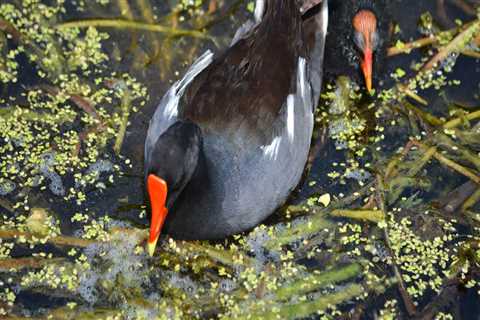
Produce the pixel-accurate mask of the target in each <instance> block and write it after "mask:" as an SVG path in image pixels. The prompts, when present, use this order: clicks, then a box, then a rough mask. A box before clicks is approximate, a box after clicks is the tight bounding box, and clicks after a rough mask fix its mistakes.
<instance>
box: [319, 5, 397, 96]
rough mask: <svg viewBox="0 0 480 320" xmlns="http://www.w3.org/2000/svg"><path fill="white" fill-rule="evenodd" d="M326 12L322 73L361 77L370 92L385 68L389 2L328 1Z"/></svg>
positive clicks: (388, 34) (388, 28)
mask: <svg viewBox="0 0 480 320" xmlns="http://www.w3.org/2000/svg"><path fill="white" fill-rule="evenodd" d="M329 12H330V25H329V27H328V35H327V39H326V52H325V64H324V69H325V73H326V74H328V75H330V76H338V75H349V76H353V77H354V78H356V80H360V79H361V78H362V77H363V79H364V83H365V86H366V88H367V90H368V91H371V90H372V88H373V82H374V79H375V78H377V77H378V76H379V75H380V74H381V71H382V67H384V65H385V58H386V53H387V45H388V42H389V36H390V19H391V18H390V15H389V12H388V0H331V1H329ZM362 73H363V76H362ZM359 78H360V79H359ZM372 78H373V80H372Z"/></svg>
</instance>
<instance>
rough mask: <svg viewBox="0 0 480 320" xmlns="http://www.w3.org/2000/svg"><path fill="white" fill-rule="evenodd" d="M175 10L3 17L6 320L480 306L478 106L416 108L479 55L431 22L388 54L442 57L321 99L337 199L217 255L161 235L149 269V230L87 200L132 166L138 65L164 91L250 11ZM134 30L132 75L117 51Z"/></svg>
mask: <svg viewBox="0 0 480 320" xmlns="http://www.w3.org/2000/svg"><path fill="white" fill-rule="evenodd" d="M172 2H174V1H170V2H169V3H170V4H168V3H167V4H164V5H162V6H163V7H164V8H163V9H164V10H163V11H162V10H158V9H156V11H159V12H163V13H162V14H161V15H160V16H157V15H156V14H154V13H153V12H156V11H155V8H152V6H151V4H150V3H149V1H148V0H136V1H133V0H132V1H126V0H96V1H93V0H92V1H84V0H77V1H72V2H68V3H67V2H65V1H64V0H57V1H54V0H52V1H39V0H23V1H20V0H18V1H17V0H7V1H2V3H1V4H0V114H1V118H0V207H1V208H0V210H1V211H0V214H1V217H2V223H1V226H0V318H2V319H24V318H35V319H157V318H158V319H183V318H187V319H189V318H222V319H230V318H231V319H249V318H250V319H294V318H305V317H308V316H312V315H314V316H316V317H318V318H320V319H333V318H336V319H337V318H343V319H347V318H349V319H360V318H362V317H367V318H374V317H376V318H377V319H399V318H418V319H454V318H455V319H459V318H460V317H461V316H460V313H459V310H458V301H459V300H458V299H459V298H458V297H459V295H461V293H462V292H470V294H473V296H475V299H478V295H479V294H480V284H479V282H478V281H479V280H478V279H480V274H479V271H480V269H479V267H480V242H479V241H480V237H479V231H480V229H479V228H480V213H479V212H480V211H479V209H480V207H479V206H478V201H479V199H480V189H479V184H480V175H479V172H480V143H479V141H480V122H479V121H478V119H480V109H478V107H477V108H471V109H468V110H467V109H465V108H462V107H461V106H458V105H455V104H453V103H449V104H448V105H446V106H444V107H442V108H443V109H439V110H432V108H431V107H430V104H429V102H428V101H426V100H425V99H424V98H422V97H421V94H422V92H423V91H424V90H427V89H429V88H430V89H433V90H438V91H440V90H441V88H443V87H444V86H446V85H460V84H459V83H458V82H457V81H456V80H454V79H450V78H449V76H448V73H449V72H450V71H451V70H452V68H453V67H454V65H455V62H456V58H457V57H458V56H459V55H469V56H473V57H477V58H478V57H479V56H480V51H479V50H478V44H479V43H480V36H479V35H480V32H479V31H480V22H479V20H478V18H475V19H472V20H471V21H469V22H467V23H465V24H462V23H459V24H458V26H457V27H456V28H455V29H452V30H448V31H442V32H440V31H435V29H434V28H429V26H430V27H431V25H430V24H431V20H430V19H428V15H426V16H422V19H421V21H422V23H423V26H422V28H423V30H426V31H425V32H427V34H426V37H425V38H423V39H419V40H417V41H413V42H410V43H404V42H402V41H400V40H398V41H397V42H396V45H395V46H394V47H392V48H391V49H390V51H389V54H390V55H396V54H408V53H409V52H410V51H411V50H416V48H417V47H425V46H428V47H429V48H430V50H428V51H427V52H426V54H425V56H424V58H423V59H422V60H421V61H416V62H415V63H412V69H411V70H408V71H404V70H401V69H397V71H396V72H394V74H392V77H393V78H394V80H395V81H394V82H395V84H394V85H392V86H391V87H390V88H386V89H384V90H382V91H380V92H378V93H377V98H375V100H374V101H373V102H371V103H367V105H365V103H363V104H364V105H363V106H360V105H361V104H362V103H361V102H362V101H365V99H362V97H361V94H360V93H359V90H358V88H355V86H354V85H353V84H352V83H350V81H349V80H348V79H347V78H339V79H338V80H337V81H336V83H335V84H331V85H329V86H327V89H326V91H325V93H324V95H323V99H322V103H321V106H320V108H319V109H320V110H319V113H318V116H317V121H318V128H319V129H318V131H317V133H316V134H317V135H319V136H321V132H322V131H323V132H325V130H322V128H327V127H328V129H329V130H328V131H329V132H330V135H329V137H330V139H331V141H333V142H334V143H335V146H336V149H337V151H336V152H338V153H343V154H345V159H344V161H341V162H338V163H335V162H333V163H331V164H328V166H329V173H328V180H329V182H328V183H330V184H332V185H338V186H341V187H343V189H344V190H345V191H344V192H343V193H342V194H330V193H325V192H323V194H322V193H318V194H313V195H312V196H310V197H309V198H308V199H307V200H305V202H302V203H298V204H296V205H291V206H288V207H286V209H284V210H281V213H279V215H281V216H282V218H281V219H279V220H281V222H278V223H276V224H273V225H272V224H270V225H268V226H265V225H262V226H259V227H257V228H256V229H255V230H253V231H251V232H250V233H247V234H244V235H239V236H235V237H233V238H231V239H228V240H225V241H224V242H222V243H220V244H214V243H208V242H181V241H174V240H172V239H164V240H163V241H162V243H161V245H160V248H159V249H158V251H157V254H156V256H154V257H153V258H149V257H148V256H147V254H146V252H145V250H144V241H145V238H146V235H147V231H146V230H145V229H140V228H137V227H134V224H133V222H132V223H128V222H125V221H123V222H120V221H118V220H116V219H115V215H114V213H108V212H107V213H103V214H102V215H93V214H91V212H92V211H89V210H88V206H87V207H85V206H84V204H85V203H88V201H89V192H88V191H89V190H92V189H95V190H100V192H101V190H107V189H108V188H110V187H111V186H112V185H113V183H114V182H115V181H116V180H117V179H119V178H120V177H121V176H122V174H123V173H124V171H125V169H126V168H129V167H130V166H132V163H131V161H130V160H129V159H127V158H126V157H125V156H123V155H122V153H121V151H122V144H123V140H124V138H125V134H126V132H127V131H128V129H129V127H128V126H129V119H130V116H131V115H132V114H134V113H136V112H138V111H139V110H140V109H141V108H142V107H143V106H144V105H145V104H146V102H147V101H148V100H149V93H151V92H152V91H153V90H154V88H149V87H148V85H147V84H146V82H145V83H142V81H141V80H139V79H141V76H142V73H141V70H142V68H144V67H145V66H146V65H155V68H158V69H156V70H157V75H158V77H159V78H161V79H162V80H166V79H168V76H169V75H170V77H171V72H172V68H173V67H172V61H174V60H175V59H180V58H179V57H177V56H176V54H174V51H175V50H177V51H181V50H179V46H183V48H184V49H185V48H187V49H188V50H183V54H182V57H181V59H184V60H186V61H187V62H188V61H192V59H193V58H194V57H195V56H196V55H198V54H199V53H200V51H199V50H200V47H201V46H202V44H203V43H205V42H208V43H210V44H211V43H214V44H216V45H219V46H224V45H225V44H227V43H228V39H223V38H220V37H216V38H213V37H212V36H211V35H209V34H208V33H207V30H208V29H209V28H210V27H211V26H212V25H214V24H215V23H216V22H218V21H222V20H225V19H230V15H231V14H232V13H233V12H234V11H235V10H237V9H238V8H244V9H247V10H249V11H251V10H252V9H253V4H252V3H251V2H247V1H230V2H227V3H223V2H222V1H214V0H212V1H200V0H199V1H186V0H182V1H179V2H177V3H173V4H172ZM107 6H108V7H107ZM159 14H160V13H159ZM71 16H75V17H77V18H76V19H77V20H71V19H68V17H71ZM108 17H115V19H110V18H108ZM119 17H120V18H119ZM182 28H183V29H182ZM399 28H401V26H397V29H399ZM127 31H128V32H131V34H133V37H132V39H133V40H132V43H131V44H130V45H131V47H132V48H133V49H132V48H130V49H131V50H133V51H134V52H135V53H134V54H133V56H134V58H132V59H130V60H129V61H128V63H129V64H128V67H125V64H126V62H125V61H124V60H122V57H121V56H120V53H119V52H120V50H119V47H118V44H117V45H115V41H114V40H115V37H117V38H118V37H120V38H121V37H122V33H123V32H127ZM140 34H141V35H144V36H145V37H147V38H148V39H150V42H149V45H148V47H147V48H145V47H142V43H138V38H139V35H140ZM181 39H185V41H184V42H182V44H179V41H177V40H181ZM112 42H113V44H112ZM129 70H130V71H131V72H129ZM132 70H133V71H132ZM139 70H140V71H139ZM134 75H135V78H134ZM157 94H159V93H157ZM157 98H158V97H157ZM365 110H368V112H365ZM366 113H370V119H369V117H366V116H365V114H366ZM372 123H373V125H372ZM318 139H321V137H319V138H318ZM387 141H388V142H387ZM391 141H394V142H393V143H392V142H391ZM135 165H136V166H141V164H137V163H136V164H135ZM324 182H325V181H308V184H309V185H310V186H313V189H315V186H321V185H322V184H324ZM138 192H142V191H141V190H138ZM425 195H430V196H429V198H428V199H427V197H426V196H425ZM46 199H53V202H54V203H55V205H53V204H52V202H51V201H50V202H49V201H46ZM39 203H40V204H41V205H38V204H39ZM90 206H91V205H90ZM54 207H55V209H54ZM62 207H64V208H68V209H63V210H69V211H71V212H64V211H62V210H61V209H59V208H62ZM140 216H141V217H143V218H144V217H145V210H141V212H140ZM65 219H69V220H70V222H67V223H66V224H67V225H68V224H69V225H70V228H69V229H68V230H63V229H64V227H62V226H65V225H66V224H65V223H63V224H62V223H60V222H61V221H64V220H65ZM22 295H23V296H26V297H27V298H23V299H20V297H21V296H22ZM28 297H33V298H28ZM36 299H40V300H43V301H47V302H48V301H50V302H51V304H49V307H45V304H43V305H42V307H41V308H34V307H32V305H35V304H36V303H35V302H34V300H36Z"/></svg>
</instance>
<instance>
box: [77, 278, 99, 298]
mask: <svg viewBox="0 0 480 320" xmlns="http://www.w3.org/2000/svg"><path fill="white" fill-rule="evenodd" d="M98 280H99V275H98V274H96V273H94V272H82V273H81V274H80V277H79V282H80V285H79V286H78V287H77V292H78V294H79V295H80V296H81V297H82V299H83V300H85V301H86V302H87V303H89V304H91V305H93V304H95V302H96V301H97V299H98V291H97V289H96V285H97V281H98Z"/></svg>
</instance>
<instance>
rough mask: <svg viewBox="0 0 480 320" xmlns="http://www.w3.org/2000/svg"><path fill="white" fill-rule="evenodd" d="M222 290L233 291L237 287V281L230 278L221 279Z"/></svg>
mask: <svg viewBox="0 0 480 320" xmlns="http://www.w3.org/2000/svg"><path fill="white" fill-rule="evenodd" d="M219 286H220V290H221V291H223V292H231V291H233V290H235V289H236V288H237V285H236V284H235V281H233V280H230V279H223V280H221V281H220V284H219Z"/></svg>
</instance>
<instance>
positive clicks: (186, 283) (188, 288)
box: [167, 272, 198, 296]
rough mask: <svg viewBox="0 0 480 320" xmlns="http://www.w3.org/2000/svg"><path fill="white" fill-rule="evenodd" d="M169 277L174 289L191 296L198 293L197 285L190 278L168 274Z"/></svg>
mask: <svg viewBox="0 0 480 320" xmlns="http://www.w3.org/2000/svg"><path fill="white" fill-rule="evenodd" d="M167 277H168V281H169V283H170V285H171V286H172V287H174V288H178V289H181V290H183V291H184V292H185V293H187V294H188V295H190V296H194V295H195V294H196V293H197V291H198V286H197V284H196V283H195V282H194V281H193V280H192V279H191V278H190V277H189V276H186V275H185V276H183V275H181V274H179V273H175V272H168V273H167Z"/></svg>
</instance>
